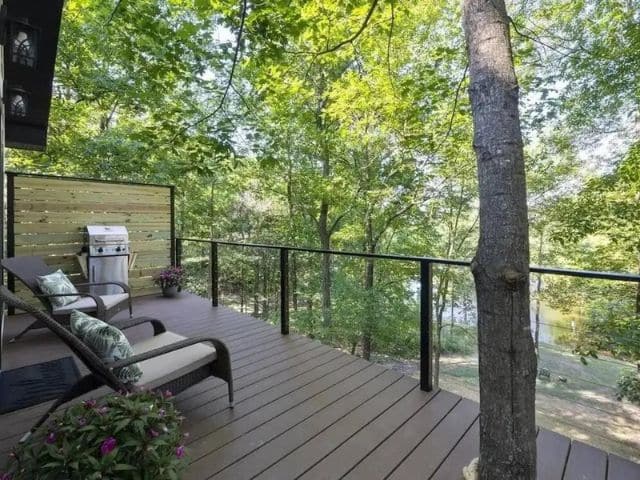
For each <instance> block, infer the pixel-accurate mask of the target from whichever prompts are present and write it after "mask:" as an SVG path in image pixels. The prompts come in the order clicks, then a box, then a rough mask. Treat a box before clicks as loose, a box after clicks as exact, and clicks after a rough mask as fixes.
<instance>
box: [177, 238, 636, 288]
mask: <svg viewBox="0 0 640 480" xmlns="http://www.w3.org/2000/svg"><path fill="white" fill-rule="evenodd" d="M176 240H180V241H185V242H201V243H209V244H212V243H215V244H218V245H230V246H235V247H247V248H263V249H270V250H288V251H290V252H305V253H320V254H331V255H337V256H345V257H359V258H374V259H380V260H397V261H404V262H427V263H430V264H435V265H451V266H457V267H470V266H471V261H470V260H452V259H447V258H437V257H419V256H412V255H396V254H388V253H366V252H348V251H341V250H326V249H322V248H307V247H291V246H287V245H269V244H262V243H244V242H233V241H229V240H209V239H204V238H177V239H176ZM529 271H530V272H531V273H542V274H547V275H562V276H567V277H578V278H588V279H596V280H616V281H620V282H640V275H637V274H631V273H619V272H594V271H590V270H574V269H567V268H552V267H540V266H531V267H530V268H529Z"/></svg>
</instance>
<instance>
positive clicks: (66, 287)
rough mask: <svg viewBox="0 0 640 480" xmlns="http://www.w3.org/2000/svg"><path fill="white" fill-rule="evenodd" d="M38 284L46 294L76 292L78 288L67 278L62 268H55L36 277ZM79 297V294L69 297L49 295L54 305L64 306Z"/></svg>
mask: <svg viewBox="0 0 640 480" xmlns="http://www.w3.org/2000/svg"><path fill="white" fill-rule="evenodd" d="M38 286H39V287H40V290H42V293H44V294H46V295H55V294H58V293H78V289H77V288H76V287H75V285H74V284H73V283H71V281H70V280H69V279H68V278H67V276H66V275H65V274H64V273H63V272H62V270H57V271H55V272H53V273H50V274H49V275H45V276H43V277H38ZM79 299H80V297H79V296H77V295H75V296H70V297H51V298H50V300H51V304H52V305H53V306H54V307H64V306H65V305H68V304H70V303H73V302H76V301H78V300H79Z"/></svg>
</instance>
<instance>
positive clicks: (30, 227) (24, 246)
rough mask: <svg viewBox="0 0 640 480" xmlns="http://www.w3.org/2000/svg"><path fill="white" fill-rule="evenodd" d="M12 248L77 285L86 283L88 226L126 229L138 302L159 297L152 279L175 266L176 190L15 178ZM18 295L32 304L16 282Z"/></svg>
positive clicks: (17, 176) (132, 276)
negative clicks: (83, 255)
mask: <svg viewBox="0 0 640 480" xmlns="http://www.w3.org/2000/svg"><path fill="white" fill-rule="evenodd" d="M13 187H14V190H13V205H10V206H9V207H10V208H11V207H13V234H14V235H13V242H14V250H13V251H14V254H15V255H18V256H21V255H22V256H42V257H44V258H45V261H46V262H47V263H48V264H49V265H51V266H52V267H55V268H60V269H62V270H63V271H64V272H65V273H67V274H68V275H69V276H70V277H71V279H72V281H74V282H75V283H81V282H83V281H86V279H84V277H83V275H82V272H81V269H80V265H79V264H78V261H77V259H76V254H78V253H79V252H80V250H81V248H82V247H83V246H84V245H85V235H84V231H85V226H86V225H125V226H126V227H127V229H128V230H129V239H130V241H131V251H132V253H136V254H137V257H136V262H135V264H134V266H133V268H132V270H131V271H130V272H129V279H130V282H129V283H130V286H131V289H132V294H133V295H134V296H140V295H148V294H151V293H153V294H155V293H157V292H158V288H157V287H156V286H155V285H154V284H153V277H154V275H157V274H158V273H159V272H160V270H161V269H162V268H164V267H166V266H167V265H169V264H170V263H171V228H172V225H171V189H170V188H169V187H162V186H153V185H137V184H118V183H105V182H96V181H91V180H87V181H84V180H71V179H58V178H50V177H37V176H33V177H31V176H23V175H16V176H14V177H13ZM16 293H18V294H20V295H22V296H23V298H25V299H26V298H28V297H29V294H28V292H27V291H26V289H25V288H24V287H23V286H21V285H18V282H16Z"/></svg>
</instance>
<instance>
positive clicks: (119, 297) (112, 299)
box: [53, 293, 129, 315]
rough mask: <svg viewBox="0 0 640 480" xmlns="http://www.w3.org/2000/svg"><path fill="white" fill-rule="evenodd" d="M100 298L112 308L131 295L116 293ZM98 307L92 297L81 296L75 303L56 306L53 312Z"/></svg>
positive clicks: (65, 312)
mask: <svg viewBox="0 0 640 480" xmlns="http://www.w3.org/2000/svg"><path fill="white" fill-rule="evenodd" d="M100 298H101V299H102V301H103V302H104V305H105V307H107V309H110V308H112V307H115V306H116V305H118V304H119V303H121V302H125V301H127V300H128V298H129V295H128V294H126V293H116V294H114V295H100ZM95 309H96V302H95V301H94V300H93V298H91V297H80V300H76V301H75V302H73V303H68V304H67V305H65V306H63V307H54V308H53V313H55V314H56V315H57V314H67V313H71V311H72V310H79V311H81V312H86V311H90V310H95Z"/></svg>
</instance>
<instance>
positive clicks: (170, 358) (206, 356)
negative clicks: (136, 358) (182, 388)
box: [132, 332, 217, 388]
mask: <svg viewBox="0 0 640 480" xmlns="http://www.w3.org/2000/svg"><path fill="white" fill-rule="evenodd" d="M185 338H186V337H183V336H182V335H178V334H177V333H173V332H165V333H161V334H160V335H156V336H154V337H151V338H147V339H146V340H143V341H141V342H138V343H136V344H134V345H132V347H133V353H134V355H138V354H140V353H144V352H148V351H149V350H154V349H156V348H161V347H164V346H166V345H171V344H172V343H176V342H179V341H181V340H185ZM216 358H217V354H216V349H215V348H214V347H213V345H211V344H209V343H196V344H195V345H191V346H189V347H185V348H181V349H179V350H174V351H173V352H169V353H165V354H164V355H160V356H159V357H155V358H151V359H149V360H145V361H144V362H139V363H138V366H139V367H140V369H141V370H142V377H141V378H140V380H138V382H137V384H138V385H140V386H144V387H147V388H157V387H159V386H161V385H163V384H165V383H167V382H170V381H172V380H175V379H176V378H179V377H182V376H184V375H186V374H188V373H190V372H192V371H193V370H195V369H197V368H199V367H202V366H203V365H206V364H208V363H211V362H213V361H214V360H215V359H216Z"/></svg>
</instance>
